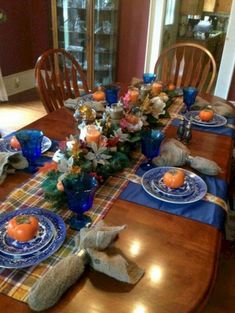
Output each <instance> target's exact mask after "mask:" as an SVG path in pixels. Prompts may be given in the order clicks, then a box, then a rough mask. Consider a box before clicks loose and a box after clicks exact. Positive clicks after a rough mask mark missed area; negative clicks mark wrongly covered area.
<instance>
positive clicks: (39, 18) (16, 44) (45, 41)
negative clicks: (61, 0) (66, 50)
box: [0, 0, 51, 76]
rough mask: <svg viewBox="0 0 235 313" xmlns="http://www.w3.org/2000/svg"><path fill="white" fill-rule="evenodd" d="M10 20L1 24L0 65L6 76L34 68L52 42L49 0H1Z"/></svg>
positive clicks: (0, 3)
mask: <svg viewBox="0 0 235 313" xmlns="http://www.w3.org/2000/svg"><path fill="white" fill-rule="evenodd" d="M0 7H1V9H2V10H4V11H5V12H6V15H7V20H6V22H5V23H2V24H0V43H1V44H0V66H1V69H2V73H3V76H6V75H10V74H13V73H17V72H21V71H24V70H27V69H31V68H34V65H35V61H36V59H37V58H38V56H39V55H40V54H41V53H42V52H43V51H44V50H46V49H48V48H49V47H50V46H51V32H50V28H49V23H50V1H49V0H20V1H19V0H10V1H7V0H0Z"/></svg>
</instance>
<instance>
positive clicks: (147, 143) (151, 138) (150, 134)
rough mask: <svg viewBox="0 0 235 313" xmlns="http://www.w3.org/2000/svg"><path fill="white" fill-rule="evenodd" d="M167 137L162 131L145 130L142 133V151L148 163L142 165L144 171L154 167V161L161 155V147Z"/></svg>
mask: <svg viewBox="0 0 235 313" xmlns="http://www.w3.org/2000/svg"><path fill="white" fill-rule="evenodd" d="M164 138H165V135H164V133H163V132H161V131H160V130H154V129H149V130H143V131H142V132H141V151H142V153H143V154H144V155H145V156H146V158H147V161H146V162H144V163H142V164H141V166H140V167H141V168H142V169H143V170H149V169H151V168H152V167H153V164H152V159H153V158H155V157H156V156H158V155H159V151H160V145H161V143H162V141H163V139H164Z"/></svg>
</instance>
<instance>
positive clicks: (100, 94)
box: [92, 87, 105, 101]
mask: <svg viewBox="0 0 235 313" xmlns="http://www.w3.org/2000/svg"><path fill="white" fill-rule="evenodd" d="M92 97H93V100H95V101H104V100H105V93H104V91H103V90H102V89H101V88H100V87H99V89H98V90H97V91H95V92H94V93H93V95H92Z"/></svg>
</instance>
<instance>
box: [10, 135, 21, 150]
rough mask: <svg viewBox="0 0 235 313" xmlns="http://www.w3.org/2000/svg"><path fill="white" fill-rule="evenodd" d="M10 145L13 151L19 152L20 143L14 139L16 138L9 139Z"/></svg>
mask: <svg viewBox="0 0 235 313" xmlns="http://www.w3.org/2000/svg"><path fill="white" fill-rule="evenodd" d="M10 145H11V147H12V148H13V149H15V150H20V149H21V147H20V143H19V141H18V140H17V139H16V136H12V137H11V139H10Z"/></svg>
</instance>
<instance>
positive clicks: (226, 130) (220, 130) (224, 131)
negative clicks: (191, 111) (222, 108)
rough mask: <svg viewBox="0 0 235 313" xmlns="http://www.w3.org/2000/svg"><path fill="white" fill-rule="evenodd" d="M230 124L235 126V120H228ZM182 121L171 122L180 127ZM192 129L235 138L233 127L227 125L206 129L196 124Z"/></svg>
mask: <svg viewBox="0 0 235 313" xmlns="http://www.w3.org/2000/svg"><path fill="white" fill-rule="evenodd" d="M227 120H228V124H232V125H235V118H232V117H230V118H227ZM179 123H180V120H179V119H174V120H172V122H171V125H173V126H179ZM192 129H195V130H200V131H203V132H209V133H214V134H218V135H224V136H231V137H233V138H235V130H234V129H233V128H231V127H227V126H226V125H224V126H220V127H204V126H198V125H195V124H192Z"/></svg>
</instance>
